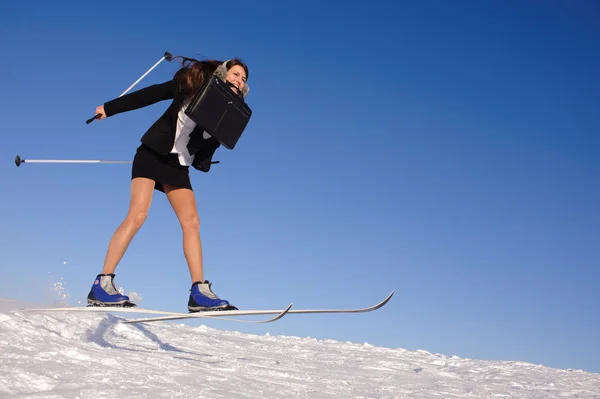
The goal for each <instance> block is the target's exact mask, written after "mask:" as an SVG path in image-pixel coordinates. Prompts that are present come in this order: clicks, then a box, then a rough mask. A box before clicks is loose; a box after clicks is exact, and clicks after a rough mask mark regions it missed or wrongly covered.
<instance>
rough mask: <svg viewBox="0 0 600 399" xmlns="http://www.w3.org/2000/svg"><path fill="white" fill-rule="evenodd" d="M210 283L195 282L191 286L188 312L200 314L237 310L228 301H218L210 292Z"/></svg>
mask: <svg viewBox="0 0 600 399" xmlns="http://www.w3.org/2000/svg"><path fill="white" fill-rule="evenodd" d="M211 286H212V283H211V282H209V281H208V280H206V281H196V282H194V284H192V289H191V290H190V299H189V301H188V310H189V311H190V313H192V312H202V311H207V310H237V308H236V307H235V306H233V305H231V304H230V303H229V302H228V301H226V300H224V299H220V298H219V297H218V296H216V295H215V293H214V292H212V289H211Z"/></svg>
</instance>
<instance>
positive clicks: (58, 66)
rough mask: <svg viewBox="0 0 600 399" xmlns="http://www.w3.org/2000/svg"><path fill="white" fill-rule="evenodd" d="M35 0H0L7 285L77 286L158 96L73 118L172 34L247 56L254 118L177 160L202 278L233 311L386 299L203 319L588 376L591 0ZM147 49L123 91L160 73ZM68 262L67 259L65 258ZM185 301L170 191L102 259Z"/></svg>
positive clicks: (595, 139) (594, 329)
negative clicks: (192, 167)
mask: <svg viewBox="0 0 600 399" xmlns="http://www.w3.org/2000/svg"><path fill="white" fill-rule="evenodd" d="M172 4H173V6H167V5H166V3H165V2H147V1H144V2H133V1H131V2H123V1H119V2H115V1H102V2H96V3H85V4H84V3H83V2H75V1H73V2H70V3H69V2H60V3H52V2H42V1H18V2H17V1H10V2H8V4H6V3H3V5H2V6H1V9H0V22H1V23H0V35H1V37H2V38H3V39H2V41H0V50H1V51H2V54H3V57H2V61H1V63H0V77H1V79H2V90H0V107H1V111H0V120H1V126H2V134H1V135H0V142H1V145H0V159H2V163H1V165H2V166H1V169H0V170H1V173H2V182H3V188H2V194H3V195H2V196H0V220H1V222H0V266H1V270H2V278H0V296H1V297H9V298H16V299H27V300H34V301H40V302H44V301H48V300H49V298H50V296H49V295H48V293H49V291H50V283H49V281H55V280H58V279H60V278H63V279H64V281H65V282H66V284H67V289H68V292H69V294H70V296H71V303H72V304H77V301H79V300H81V301H84V300H85V296H86V295H87V292H88V290H89V287H90V285H91V283H92V281H93V279H94V276H95V275H96V274H97V273H98V272H99V271H100V269H101V266H102V262H103V259H104V255H105V251H106V247H107V244H108V241H109V239H110V237H111V235H112V234H113V232H114V230H115V228H116V227H117V226H118V224H119V223H120V222H121V220H122V218H123V217H124V216H125V214H126V211H127V206H128V201H129V179H130V165H119V164H117V165H105V164H95V165H85V164H24V165H21V167H19V168H17V167H16V166H15V164H14V158H15V156H16V155H17V154H19V155H20V156H21V157H23V158H25V159H27V158H29V159H104V160H130V159H131V158H132V156H133V154H134V152H135V149H136V147H137V146H138V144H139V139H140V137H141V136H142V134H143V133H144V132H145V131H146V129H147V128H148V127H149V126H150V125H151V124H152V123H153V122H154V120H155V119H156V118H157V117H158V116H159V115H160V114H161V113H162V112H163V111H164V110H165V109H166V107H167V106H168V102H163V103H159V104H155V105H153V106H150V107H148V108H145V109H141V110H138V111H135V112H130V113H127V114H122V115H118V116H116V117H114V118H110V119H107V120H103V121H101V122H94V123H92V124H90V125H86V124H85V123H84V122H85V120H86V119H88V118H89V117H91V116H92V115H93V114H94V110H95V107H96V106H97V105H99V104H102V103H103V102H104V101H108V100H110V99H112V98H114V97H116V96H118V95H119V94H120V93H122V92H123V91H124V90H125V89H126V88H127V87H129V85H131V84H132V83H133V82H134V81H135V80H136V79H137V78H138V77H139V76H140V75H142V74H143V73H144V72H145V71H146V70H148V68H150V67H151V66H152V65H153V64H154V63H155V62H156V61H158V60H159V59H160V57H161V56H162V54H163V53H164V51H166V50H168V51H170V52H171V53H173V54H175V55H187V56H191V57H210V58H220V59H226V58H230V57H234V56H240V57H242V58H243V59H244V60H245V61H246V62H247V63H248V65H249V68H250V76H249V80H248V83H249V85H250V86H251V92H250V94H249V96H248V97H247V101H248V103H249V105H250V106H251V107H252V109H253V112H254V114H253V116H252V119H251V121H250V124H249V126H248V128H247V129H246V131H245V132H244V135H243V136H242V138H241V140H240V142H239V143H238V146H237V147H236V148H235V149H234V150H233V151H229V150H226V149H223V148H221V149H219V150H218V151H217V154H216V157H215V158H216V159H218V160H220V161H221V163H220V164H218V165H216V166H214V168H213V170H212V171H211V172H210V173H208V174H204V173H201V172H197V171H192V172H193V173H192V182H193V185H194V187H195V191H196V194H197V196H198V206H199V210H200V216H201V224H202V227H201V229H202V237H203V244H204V251H205V276H206V278H207V279H209V280H211V281H213V288H214V290H215V291H216V292H217V294H219V295H220V296H222V297H223V298H225V299H228V300H230V301H231V302H232V303H234V304H236V305H237V306H238V307H240V308H246V309H247V308H265V307H266V308H279V307H282V306H285V305H287V304H288V303H289V302H292V301H293V302H294V303H295V306H296V307H297V308H311V307H352V306H364V305H370V304H373V303H376V302H377V301H379V300H380V299H382V298H383V297H385V295H387V294H388V293H389V292H390V291H391V290H396V294H395V296H394V298H393V299H392V301H391V302H390V303H389V305H388V306H387V307H386V308H384V309H382V310H380V311H378V312H375V313H372V314H365V315H349V316H303V315H300V316H290V317H287V318H285V319H282V320H281V321H279V322H277V323H276V324H271V325H259V326H255V325H238V324H228V323H221V322H210V323H209V324H210V325H211V326H217V327H219V328H227V329H239V330H240V331H245V332H252V333H258V334H264V333H266V332H269V333H271V334H284V335H296V336H301V337H306V336H311V337H315V338H332V339H336V340H342V341H344V340H350V341H355V342H368V343H371V344H376V345H381V346H388V347H393V348H397V347H401V348H406V349H411V350H413V349H424V350H428V351H431V352H438V353H443V354H446V355H457V356H461V357H471V358H477V359H500V360H504V359H507V360H522V361H529V362H533V363H540V364H544V365H547V366H553V367H561V368H576V369H584V370H588V371H595V372H600V360H599V359H600V346H599V345H598V331H600V313H599V312H598V305H599V304H600V300H599V295H598V293H599V288H598V287H599V283H600V206H599V204H600V184H599V183H600V160H599V159H600V158H599V157H598V154H599V152H600V138H599V137H600V136H599V132H600V111H599V109H600V78H599V75H598V71H600V59H599V55H598V42H599V40H600V24H599V21H600V6H599V5H598V3H597V2H595V1H586V0H582V1H577V2H566V1H546V2H543V4H542V3H540V2H522V1H486V2H483V1H466V0H465V1H457V2H448V1H423V2H391V1H390V2H381V1H370V2H346V1H326V2H319V1H304V2H280V1H270V0H269V1H257V2H248V1H244V2H238V1H228V2H173V3H172ZM176 68H177V64H175V63H168V62H166V61H165V62H163V63H162V64H161V65H159V66H158V67H157V68H156V69H155V70H154V71H153V72H152V73H151V74H150V75H148V76H147V77H146V78H145V79H144V80H143V81H142V82H141V83H140V84H139V85H138V86H137V87H136V88H135V89H139V88H141V87H144V86H147V85H150V84H153V83H158V82H162V81H164V80H166V79H170V78H171V76H172V75H173V73H174V72H175V70H176ZM65 262H66V263H65ZM117 284H119V285H122V286H124V288H125V290H126V291H127V292H130V291H135V292H139V293H141V295H142V297H143V300H142V301H140V302H139V304H140V306H144V307H154V308H161V309H166V310H173V311H185V310H186V304H187V297H188V289H189V286H190V280H189V273H188V269H187V266H186V263H185V260H184V257H183V252H182V245H181V230H180V227H179V224H178V222H177V220H176V217H175V215H174V213H173V211H172V210H171V208H170V206H169V204H168V202H167V201H166V198H165V197H164V196H163V195H161V194H160V193H158V192H157V193H156V194H155V196H154V200H153V204H152V208H151V213H150V216H149V218H148V220H147V222H146V224H145V225H144V226H143V228H142V230H141V231H140V233H139V234H138V235H137V236H136V238H135V240H134V241H133V243H132V245H131V247H130V249H129V251H128V252H127V254H126V256H125V258H124V259H123V261H122V263H121V265H120V266H119V268H118V269H117Z"/></svg>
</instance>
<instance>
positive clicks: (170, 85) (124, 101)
mask: <svg viewBox="0 0 600 399" xmlns="http://www.w3.org/2000/svg"><path fill="white" fill-rule="evenodd" d="M176 90H177V82H176V81H175V80H170V81H168V82H164V83H160V84H155V85H152V86H148V87H145V88H143V89H140V90H137V91H134V92H131V93H129V94H126V95H124V96H121V97H118V98H115V99H113V100H110V101H108V102H106V103H104V105H103V106H102V105H101V106H99V107H98V108H96V114H98V113H100V114H103V115H102V117H101V118H100V119H104V118H105V117H109V116H113V115H116V114H119V113H121V112H127V111H132V110H134V109H138V108H142V107H147V106H148V105H152V104H154V103H157V102H159V101H163V100H169V99H172V98H173V97H174V96H175V91H176ZM102 111H103V112H102Z"/></svg>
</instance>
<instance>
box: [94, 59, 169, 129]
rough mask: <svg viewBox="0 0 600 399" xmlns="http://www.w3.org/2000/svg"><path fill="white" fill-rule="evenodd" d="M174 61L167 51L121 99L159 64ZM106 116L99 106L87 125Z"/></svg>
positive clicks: (122, 94)
mask: <svg viewBox="0 0 600 399" xmlns="http://www.w3.org/2000/svg"><path fill="white" fill-rule="evenodd" d="M172 59H173V56H172V55H171V53H169V52H168V51H165V54H164V55H163V56H162V57H161V59H160V60H158V61H157V62H156V64H154V65H153V66H152V67H151V68H150V69H148V70H147V71H146V73H144V74H143V75H142V76H140V77H139V79H138V80H136V81H135V82H133V84H132V85H131V86H129V87H128V88H127V90H125V91H124V92H123V93H121V94H120V95H119V97H122V96H124V95H125V94H127V92H128V91H129V90H131V89H133V87H134V86H135V85H136V84H138V83H139V82H140V81H141V80H142V79H144V78H145V77H146V75H148V74H149V73H150V72H152V70H153V69H154V68H156V67H157V66H158V64H160V63H161V62H162V61H163V60H167V61H171V60H172ZM105 117H106V115H105V114H104V109H103V107H102V106H99V107H98V108H96V115H94V116H93V117H92V118H90V119H88V120H87V121H85V123H86V124H88V125H89V124H90V123H92V122H93V121H94V119H103V118H105Z"/></svg>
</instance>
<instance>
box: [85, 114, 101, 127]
mask: <svg viewBox="0 0 600 399" xmlns="http://www.w3.org/2000/svg"><path fill="white" fill-rule="evenodd" d="M101 116H102V114H96V115H94V117H93V118H90V119H88V120H87V121H85V123H86V125H89V124H90V123H92V122H93V121H94V119H98V118H100V117H101Z"/></svg>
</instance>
